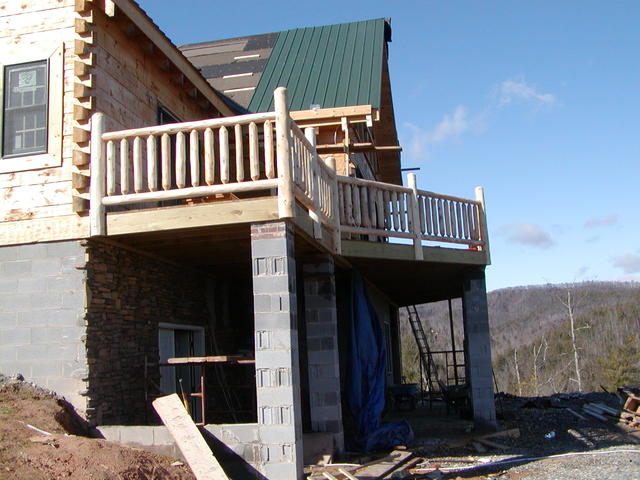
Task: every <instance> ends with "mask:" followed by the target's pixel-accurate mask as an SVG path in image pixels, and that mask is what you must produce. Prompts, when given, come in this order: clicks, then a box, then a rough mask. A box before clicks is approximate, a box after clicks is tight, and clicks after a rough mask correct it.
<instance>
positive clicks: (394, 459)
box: [307, 449, 422, 480]
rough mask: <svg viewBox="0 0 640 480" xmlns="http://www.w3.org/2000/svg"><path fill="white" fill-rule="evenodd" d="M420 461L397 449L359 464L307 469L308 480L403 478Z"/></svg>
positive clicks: (407, 451) (330, 465) (329, 465)
mask: <svg viewBox="0 0 640 480" xmlns="http://www.w3.org/2000/svg"><path fill="white" fill-rule="evenodd" d="M421 460H422V459H421V458H419V457H417V456H416V454H415V453H414V452H412V451H410V450H404V449H397V450H394V451H393V452H391V454H389V455H386V456H381V457H379V458H377V459H374V460H371V461H369V462H366V463H363V464H362V465H359V464H328V465H318V466H316V465H314V466H311V467H309V468H308V471H307V473H308V477H307V478H308V479H309V480H320V479H322V480H325V479H326V480H382V479H385V478H391V476H393V478H400V479H401V478H404V477H405V475H404V474H405V473H406V475H407V476H408V475H409V473H408V469H409V468H412V467H414V466H415V465H416V464H417V463H418V462H420V461H421Z"/></svg>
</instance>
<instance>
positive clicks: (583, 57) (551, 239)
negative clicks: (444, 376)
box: [139, 0, 640, 290]
mask: <svg viewBox="0 0 640 480" xmlns="http://www.w3.org/2000/svg"><path fill="white" fill-rule="evenodd" d="M139 3H140V5H141V6H142V7H143V8H144V9H145V10H146V11H147V12H148V13H149V15H150V16H151V17H152V18H153V19H154V21H155V22H156V23H157V24H158V25H159V26H160V28H162V29H163V31H164V32H165V33H166V34H167V35H168V36H169V38H171V39H172V40H173V41H174V43H176V44H178V45H180V44H184V43H195V42H199V41H206V40H214V39H222V38H230V37H237V36H242V35H247V34H256V33H267V32H272V31H279V30H285V29H288V28H296V27H302V26H313V25H327V24H332V23H341V22H349V21H355V20H362V19H368V18H379V17H390V18H391V25H392V29H393V41H392V43H391V44H390V72H391V84H392V89H393V96H394V105H395V112H396V122H397V125H398V130H399V134H400V140H401V143H402V145H403V147H404V152H403V164H404V166H405V167H420V168H421V170H420V172H419V175H418V186H419V188H423V189H427V190H431V191H436V192H441V193H448V194H453V195H459V196H465V197H473V195H474V194H473V188H474V187H475V186H476V185H482V186H484V187H485V194H486V200H487V213H488V216H489V231H490V236H491V253H492V261H493V265H492V266H491V267H489V268H488V270H487V285H488V288H489V289H490V290H493V289H497V288H502V287H509V286H517V285H530V284H540V283H547V282H551V283H557V282H572V281H582V280H636V281H638V280H640V227H639V225H638V222H639V220H640V206H639V202H638V186H639V184H640V61H639V58H640V54H639V53H638V48H639V46H640V29H638V22H639V21H640V2H638V1H634V0H630V1H615V0H613V1H605V0H602V1H597V2H596V1H589V0H582V1H557V0H556V1H541V0H538V1H518V0H513V1H508V2H507V1H462V0H459V1H444V0H442V1H438V2H435V1H421V2H403V1H396V2H388V1H385V2H376V1H366V2H364V1H354V0H351V1H348V2H345V1H324V2H322V3H321V4H320V3H317V2H316V3H308V4H307V3H306V2H300V1H297V2H293V1H278V2H276V1H269V2H267V1H261V2H252V1H249V0H247V1H244V2H226V3H224V4H220V6H218V4H217V2H210V1H204V0H200V1H197V0H196V1H188V2H181V3H179V7H176V5H177V4H176V2H174V1H168V0H141V1H140V2H139ZM203 12H209V13H207V14H206V15H204V14H203Z"/></svg>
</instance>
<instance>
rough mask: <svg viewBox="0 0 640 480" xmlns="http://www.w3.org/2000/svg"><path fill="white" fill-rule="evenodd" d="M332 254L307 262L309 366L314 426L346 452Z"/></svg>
mask: <svg viewBox="0 0 640 480" xmlns="http://www.w3.org/2000/svg"><path fill="white" fill-rule="evenodd" d="M334 270H335V269H334V264H333V258H332V257H331V255H326V254H323V255H317V256H314V257H312V258H309V259H308V260H307V261H305V264H304V266H303V271H304V301H305V321H306V329H307V352H308V363H309V397H310V404H311V427H312V429H313V431H314V432H330V433H333V438H334V448H335V450H336V451H337V452H342V451H343V450H344V433H343V429H342V406H341V393H340V361H339V358H338V316H337V308H336V282H335V271H334Z"/></svg>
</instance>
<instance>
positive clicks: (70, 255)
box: [0, 241, 88, 413]
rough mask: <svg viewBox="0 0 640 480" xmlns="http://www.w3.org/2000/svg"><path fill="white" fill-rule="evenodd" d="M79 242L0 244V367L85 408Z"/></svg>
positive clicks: (83, 276) (83, 293)
mask: <svg viewBox="0 0 640 480" xmlns="http://www.w3.org/2000/svg"><path fill="white" fill-rule="evenodd" d="M85 250H86V249H85V247H84V245H83V244H82V243H81V242H80V241H65V242H51V243H35V244H28V245H15V246H4V247H0V372H2V373H4V374H5V375H15V374H18V373H20V374H22V375H23V376H24V377H25V379H26V380H28V381H32V382H34V383H36V384H38V385H40V386H42V387H45V388H49V389H51V390H54V391H56V392H57V393H58V394H60V395H63V396H64V397H65V398H66V399H67V400H68V401H70V402H71V403H72V404H73V405H74V406H75V407H76V409H78V410H79V411H80V412H81V413H82V412H84V411H85V410H86V403H87V402H86V396H85V394H86V388H87V387H86V382H87V377H88V370H87V357H86V348H85V339H86V336H85V335H86V326H85V307H86V297H87V295H86V287H85V282H86V274H85V269H84V267H85V263H86V262H85Z"/></svg>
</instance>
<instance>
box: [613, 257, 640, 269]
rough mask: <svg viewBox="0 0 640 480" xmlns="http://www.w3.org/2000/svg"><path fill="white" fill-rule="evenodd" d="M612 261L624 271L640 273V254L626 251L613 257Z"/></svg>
mask: <svg viewBox="0 0 640 480" xmlns="http://www.w3.org/2000/svg"><path fill="white" fill-rule="evenodd" d="M611 263H612V264H613V266H614V267H616V268H619V269H621V270H622V271H623V272H624V273H629V274H631V273H640V255H637V254H635V253H625V254H624V255H620V256H619V257H613V258H612V259H611Z"/></svg>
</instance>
